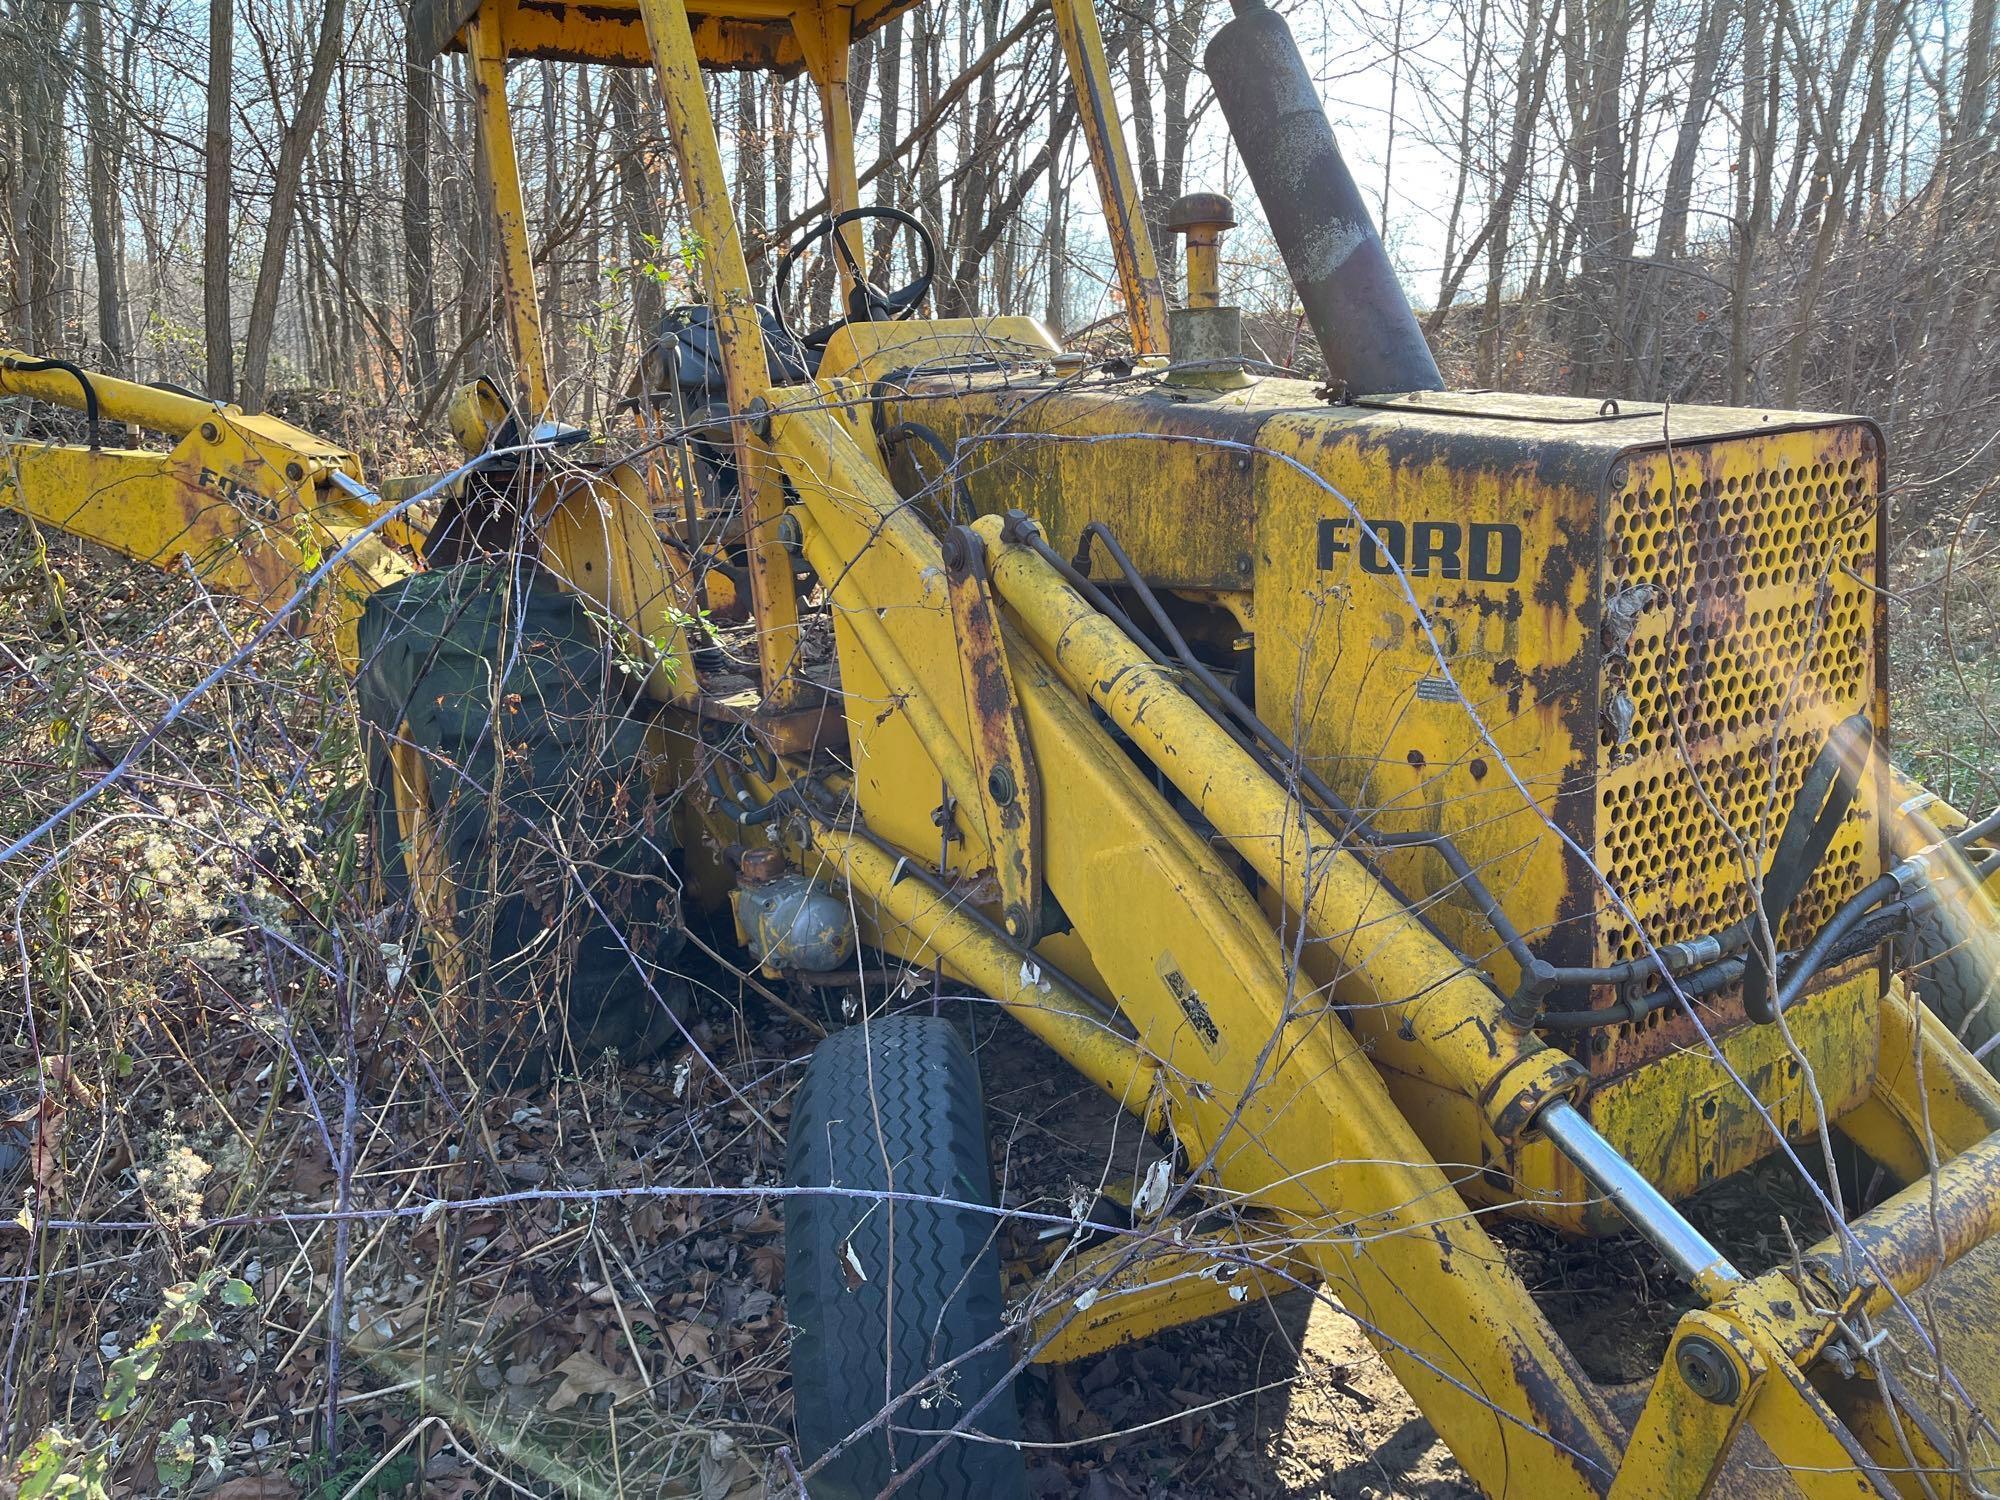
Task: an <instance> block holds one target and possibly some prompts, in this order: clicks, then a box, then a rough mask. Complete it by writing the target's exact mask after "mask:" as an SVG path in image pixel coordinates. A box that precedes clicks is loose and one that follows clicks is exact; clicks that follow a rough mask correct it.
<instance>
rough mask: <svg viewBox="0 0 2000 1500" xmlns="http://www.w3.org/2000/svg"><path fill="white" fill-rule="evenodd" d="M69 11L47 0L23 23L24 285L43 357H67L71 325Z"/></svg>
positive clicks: (28, 322)
mask: <svg viewBox="0 0 2000 1500" xmlns="http://www.w3.org/2000/svg"><path fill="white" fill-rule="evenodd" d="M69 9H70V7H69V0H40V3H37V4H31V5H29V6H28V7H27V8H26V12H25V15H26V19H25V20H24V22H23V23H22V30H23V31H24V32H25V33H26V35H27V37H28V45H27V46H26V48H25V49H24V50H23V53H22V63H23V73H24V79H23V82H24V87H23V88H22V90H21V95H20V97H21V101H22V113H21V144H22V148H23V150H22V156H23V161H22V176H23V178H24V186H25V191H24V193H23V195H22V196H23V199H24V208H25V212H24V214H23V216H22V217H23V224H22V234H21V258H22V259H23V260H24V261H25V262H26V263H27V274H26V275H25V276H23V277H22V278H21V279H22V282H23V284H24V286H25V288H26V292H27V299H26V300H27V309H26V313H25V316H24V317H23V319H22V322H23V324H24V325H25V326H26V327H27V329H28V332H29V338H30V342H31V343H32V344H33V345H34V348H35V350H36V351H37V352H38V353H42V354H57V353H59V352H61V351H62V347H63V344H64V338H63V331H64V328H65V326H66V325H67V323H68V321H69V318H68V306H67V303H68V298H67V296H66V294H65V293H66V282H67V280H68V271H69V252H68V242H69V235H68V231H67V227H66V225H67V220H66V216H65V214H64V212H63V201H64V200H63V186H64V184H63V176H64V169H65V168H66V167H67V166H68V154H69V153H68V147H69V132H68V129H67V128H66V125H65V115H66V114H67V110H68V101H69V72H70V69H69V64H68V60H67V58H66V57H65V48H64V45H63V32H64V30H65V28H66V25H67V22H68V19H69Z"/></svg>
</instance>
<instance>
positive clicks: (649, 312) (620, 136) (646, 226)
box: [611, 68, 664, 344]
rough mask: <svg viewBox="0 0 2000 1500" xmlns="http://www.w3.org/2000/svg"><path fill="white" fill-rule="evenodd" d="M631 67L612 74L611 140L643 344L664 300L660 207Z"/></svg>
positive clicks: (634, 308) (620, 215)
mask: <svg viewBox="0 0 2000 1500" xmlns="http://www.w3.org/2000/svg"><path fill="white" fill-rule="evenodd" d="M644 76H645V75H643V74H641V73H636V72H634V71H633V70H632V69H630V68H616V69H613V70H612V74H611V140H612V146H613V149H615V150H616V151H617V153H618V219H619V222H620V224H621V225H622V226H623V231H624V237H625V260H626V264H627V266H628V276H629V279H630V281H631V286H632V321H633V323H634V324H635V325H637V330H638V334H639V340H640V342H641V343H642V344H643V343H644V342H646V341H647V340H649V339H651V338H652V337H653V333H654V330H655V329H657V328H658V327H659V326H660V315H661V313H662V312H663V311H664V308H663V305H662V304H663V301H664V299H663V298H662V296H661V293H660V275H661V271H660V266H659V256H658V255H657V254H656V253H655V247H656V245H657V242H658V235H659V220H658V217H657V216H658V207H657V205H656V204H655V203H654V201H653V186H652V184H651V183H650V182H649V181H647V179H646V164H645V161H644V160H643V159H642V157H641V156H640V130H639V99H640V92H639V80H640V79H641V78H643V77H644Z"/></svg>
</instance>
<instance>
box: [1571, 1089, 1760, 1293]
mask: <svg viewBox="0 0 2000 1500" xmlns="http://www.w3.org/2000/svg"><path fill="white" fill-rule="evenodd" d="M1535 1123H1536V1124H1537V1125H1538V1126H1540V1127H1541V1129H1542V1130H1543V1131H1545V1132H1546V1133H1547V1134H1548V1138H1549V1139H1550V1140H1551V1141H1553V1142H1554V1143H1555V1146H1556V1149H1557V1150H1558V1151H1560V1152H1562V1154H1563V1155H1564V1156H1566V1157H1568V1158H1569V1159H1570V1161H1571V1162H1572V1163H1574V1165H1575V1166H1576V1169H1577V1170H1578V1171H1579V1172H1581V1173H1583V1175H1584V1179H1585V1180H1586V1181H1588V1182H1589V1183H1590V1185H1591V1186H1592V1187H1594V1188H1596V1189H1597V1190H1598V1191H1599V1192H1600V1193H1602V1194H1604V1196H1605V1197H1606V1198H1608V1199H1610V1200H1611V1202H1612V1203H1613V1204H1615V1205H1616V1206H1617V1208H1618V1211H1619V1212H1620V1213H1622V1214H1623V1215H1624V1216H1625V1217H1626V1219H1627V1220H1629V1221H1630V1223H1631V1225H1632V1227H1633V1228H1634V1229H1636V1230H1638V1231H1639V1233H1641V1234H1643V1235H1644V1236H1645V1237H1646V1238H1647V1239H1648V1240H1650V1241H1651V1242H1652V1244H1653V1248H1654V1249H1656V1250H1658V1251H1659V1252H1660V1254H1662V1255H1663V1256H1665V1257H1666V1258H1667V1262H1668V1263H1669V1264H1670V1265H1672V1266H1673V1268H1674V1269H1675V1270H1676V1271H1678V1272H1680V1274H1681V1275H1682V1276H1684V1277H1685V1278H1687V1280H1688V1281H1689V1282H1691V1283H1692V1284H1693V1285H1694V1286H1695V1288H1696V1289H1697V1290H1699V1291H1701V1292H1702V1294H1703V1295H1704V1297H1706V1298H1707V1299H1708V1300H1710V1301H1713V1300H1714V1293H1715V1292H1716V1291H1718V1290H1719V1289H1720V1288H1721V1287H1723V1286H1726V1285H1729V1284H1731V1283H1734V1282H1739V1281H1741V1280H1742V1279H1743V1274H1742V1272H1740V1271H1738V1270H1737V1269H1736V1267H1734V1266H1732V1265H1731V1264H1730V1263H1729V1259H1728V1257H1727V1256H1725V1255H1724V1254H1723V1253H1722V1252H1721V1251H1720V1250H1718V1249H1716V1248H1715V1246H1713V1245H1711V1244H1710V1243H1709V1242H1708V1238H1707V1236H1705V1235H1704V1234H1702V1232H1701V1231H1700V1230H1699V1229H1696V1228H1695V1227H1694V1225H1692V1224H1690V1223H1688V1221H1687V1220H1686V1218H1684V1217H1683V1216H1682V1214H1681V1211H1680V1210H1679V1209H1677V1208H1675V1207H1674V1206H1673V1204H1671V1203H1669V1202H1668V1201H1667V1200H1666V1198H1665V1196H1664V1195H1662V1194H1661V1192H1660V1190H1659V1189H1658V1188H1656V1187H1654V1186H1653V1185H1652V1183H1650V1182H1648V1181H1646V1179H1645V1178H1644V1177H1643V1176H1641V1175H1640V1173H1639V1171H1638V1169H1637V1168H1636V1167H1634V1166H1633V1165H1632V1163H1630V1162H1629V1161H1627V1160H1625V1158H1624V1157H1623V1156H1620V1155H1619V1154H1618V1153H1617V1152H1616V1151H1614V1150H1613V1149H1612V1147H1611V1143H1610V1142H1609V1141H1607V1140H1605V1138H1604V1137H1603V1136H1601V1135H1599V1134H1598V1133H1597V1127H1596V1126H1594V1125H1592V1124H1591V1123H1590V1121H1588V1120H1586V1119H1584V1117H1583V1116H1582V1115H1580V1114H1578V1113H1577V1112H1576V1109H1575V1107H1574V1106H1572V1105H1571V1104H1570V1103H1569V1102H1568V1101H1567V1100H1564V1099H1558V1100H1556V1101H1555V1102H1554V1103H1553V1104H1550V1105H1547V1106H1546V1107H1545V1108H1543V1110H1542V1112H1541V1113H1540V1114H1539V1115H1537V1116H1536V1117H1535Z"/></svg>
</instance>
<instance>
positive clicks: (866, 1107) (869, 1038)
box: [785, 1016, 1027, 1500]
mask: <svg viewBox="0 0 2000 1500" xmlns="http://www.w3.org/2000/svg"><path fill="white" fill-rule="evenodd" d="M787 1154H788V1158H789V1160H788V1163H787V1172H786V1179H787V1181H788V1182H789V1183H790V1184H791V1185H792V1186H793V1187H795V1188H816V1187H817V1188H824V1187H839V1188H850V1189H852V1188H860V1189H864V1190H873V1191H885V1190H892V1191H895V1192H899V1193H918V1194H924V1195H928V1196H933V1197H939V1198H949V1199H952V1200H954V1202H956V1203H964V1204H971V1205H983V1206H991V1205H992V1203H993V1174H992V1164H991V1162H990V1160H989V1158H988V1155H987V1145H986V1120H985V1103H984V1100H983V1099H982V1098H981V1097H980V1088H979V1072H978V1068H977V1066H976V1065H975V1064H974V1062H973V1060H972V1055H971V1053H970V1052H968V1051H967V1050H966V1046H965V1043H964V1042H963V1041H962V1040H961V1039H960V1037H959V1034H958V1031H957V1030H956V1028H954V1027H953V1026H952V1025H951V1023H950V1022H948V1021H944V1020H939V1019H936V1018H933V1017H928V1016H889V1017H884V1018H882V1019H880V1020H876V1021H871V1022H867V1023H865V1024H863V1025H859V1026H852V1027H849V1028H848V1029H846V1030H844V1031H840V1032H836V1033H835V1034H834V1035H832V1036H830V1037H828V1038H827V1039H826V1040H825V1041H824V1042H822V1043H820V1045H819V1046H818V1048H816V1049H815V1050H814V1052H813V1055H812V1061H811V1062H810V1064H809V1065H808V1066H807V1069H806V1077H805V1082H804V1083H803V1084H802V1085H801V1086H800V1088H799V1093H798V1098H797V1100H796V1101H795V1103H794V1105H793V1108H792V1124H791V1133H790V1139H789V1142H788V1153H787ZM999 1223H1000V1221H999V1220H998V1219H997V1218H996V1217H995V1216H994V1215H992V1214H990V1213H982V1212H979V1211H978V1209H977V1208H973V1207H968V1208H959V1207H952V1206H945V1205H941V1204H933V1203H910V1202H897V1201H890V1200H887V1199H871V1198H863V1197H849V1196H838V1197H835V1196H814V1195H811V1194H799V1195H794V1196H792V1197H788V1198H787V1199H786V1200H785V1288H786V1301H787V1319H788V1321H789V1322H790V1324H791V1327H792V1403H793V1409H794V1413H795V1418H796V1421H797V1425H798V1435H799V1447H800V1449H801V1451H802V1452H803V1453H804V1455H805V1457H806V1459H807V1461H808V1462H812V1461H815V1460H817V1459H818V1458H819V1457H820V1456H821V1455H823V1454H825V1453H828V1452H829V1451H831V1450H833V1449H835V1448H836V1447H839V1446H840V1445H841V1443H842V1442H843V1441H845V1440H846V1439H848V1438H849V1436H850V1435H851V1434H855V1433H857V1432H859V1433H861V1435H860V1436H858V1437H854V1439H853V1441H852V1442H851V1443H848V1444H847V1446H846V1447H844V1448H841V1449H840V1451H839V1452H838V1453H837V1454H835V1456H834V1457H833V1458H832V1459H831V1460H830V1461H829V1462H828V1463H827V1465H826V1467H825V1468H823V1469H821V1470H820V1471H819V1473H817V1474H815V1475H814V1476H813V1479H812V1482H811V1489H812V1493H813V1495H814V1496H816V1497H821V1500H830V1497H838V1500H850V1497H852V1500H863V1497H869V1496H874V1495H877V1494H879V1493H880V1492H881V1491H882V1490H883V1489H884V1488H885V1487H886V1486H887V1485H889V1484H890V1483H891V1482H892V1481H893V1480H894V1479H895V1478H896V1477H897V1475H899V1474H901V1473H902V1472H904V1471H906V1470H908V1469H909V1468H910V1467H911V1466H912V1465H913V1464H915V1463H916V1462H917V1461H918V1460H919V1459H921V1458H924V1457H925V1456H926V1455H929V1461H928V1462H927V1463H926V1464H925V1465H924V1467H923V1468H922V1469H921V1470H920V1471H919V1472H918V1473H917V1474H916V1475H915V1476H914V1477H913V1478H911V1479H910V1480H909V1482H907V1483H906V1484H904V1485H903V1487H902V1488H901V1489H899V1490H897V1491H896V1494H897V1495H899V1496H908V1497H910V1500H971V1497H974V1496H979V1497H986V1496H992V1497H995V1500H1017V1497H1025V1496H1026V1494H1027V1470H1026V1466H1025V1464H1024V1462H1023V1460H1022V1457H1021V1451H1020V1449H1018V1448H1016V1447H1013V1446H1011V1443H1012V1442H1013V1441H1016V1440H1018V1439H1019V1437H1020V1435H1021V1420H1020V1413H1019V1411H1018V1409H1017V1408H1016V1407H1015V1404H1014V1394H1013V1392H1012V1390H1011V1389H1007V1388H1005V1387H1004V1386H1003V1385H1002V1383H1003V1382H1004V1381H1005V1380H1006V1378H1007V1372H1008V1371H1009V1370H1010V1369H1011V1368H1012V1366H1013V1354H1012V1352H1011V1350H1010V1348H1009V1345H1008V1342H1007V1340H1006V1339H1005V1338H1003V1337H1001V1333H1002V1328H1003V1324H1002V1321H1001V1309H1002V1300H1001V1285H1000V1256H999V1251H998V1248H997V1238H998V1230H999ZM974 1351H977V1352H974ZM996 1387H1001V1388H1000V1389H999V1390H998V1391H997V1393H996V1392H995V1388H996ZM989 1393H994V1394H993V1399H992V1400H991V1401H990V1402H987V1404H986V1406H985V1408H984V1410H982V1411H980V1412H979V1414H978V1415H977V1416H976V1417H972V1418H970V1420H969V1421H968V1413H970V1412H971V1411H972V1409H973V1408H974V1407H975V1406H977V1405H978V1404H979V1402H980V1401H981V1400H983V1399H984V1398H985V1397H986V1396H987V1395H988V1394H989ZM891 1401H894V1402H895V1403H896V1404H895V1407H894V1409H893V1410H892V1411H891V1412H890V1414H889V1416H888V1418H887V1420H886V1421H885V1422H881V1423H877V1422H876V1421H875V1419H876V1416H877V1414H878V1413H879V1412H880V1411H881V1410H882V1408H883V1407H884V1406H885V1405H887V1404H889V1403H890V1402H891ZM871 1424H874V1425H872V1426H871ZM864 1428H865V1429H867V1430H866V1431H865V1432H864V1431H862V1429H864ZM954 1428H957V1429H961V1430H974V1431H977V1432H980V1433H983V1434H985V1435H986V1436H987V1437H989V1438H997V1439H1000V1440H1001V1441H999V1442H988V1441H982V1440H980V1439H978V1438H966V1437H955V1436H944V1437H939V1436H938V1435H937V1434H938V1433H939V1432H946V1431H949V1430H950V1429H954ZM910 1429H922V1430H920V1431H911V1430H910ZM934 1448H935V1449H936V1450H937V1451H936V1452H932V1450H933V1449H934Z"/></svg>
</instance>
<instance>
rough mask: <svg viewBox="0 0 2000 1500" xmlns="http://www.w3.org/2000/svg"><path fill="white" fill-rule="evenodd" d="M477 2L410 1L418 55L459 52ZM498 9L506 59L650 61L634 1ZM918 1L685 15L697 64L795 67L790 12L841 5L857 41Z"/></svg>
mask: <svg viewBox="0 0 2000 1500" xmlns="http://www.w3.org/2000/svg"><path fill="white" fill-rule="evenodd" d="M481 3H482V0H415V3H414V4H412V6H411V7H410V31H411V34H412V36H413V39H414V40H415V42H416V44H417V46H418V48H419V49H421V55H423V56H425V57H432V56H435V55H436V54H438V53H440V52H447V51H457V50H459V49H460V48H462V47H463V45H464V40H463V36H462V33H463V31H464V29H465V25H466V23H467V22H469V21H470V20H471V19H472V18H473V17H474V16H475V15H477V14H478V13H479V11H480V8H481ZM484 3H485V8H486V13H487V14H488V15H489V16H492V15H495V14H497V15H498V17H499V21H500V35H501V38H502V41H503V42H504V44H505V46H506V50H507V55H508V56H509V57H548V58H554V59H557V60H558V61H562V62H589V63H608V64H612V65H622V66H627V67H647V66H650V65H651V63H652V53H651V52H650V51H649V50H648V49H647V46H646V28H645V25H644V24H643V23H642V22H641V20H640V19H639V5H638V0H585V3H576V0H484ZM916 3H917V0H855V3H853V4H834V3H831V0H687V8H688V20H689V21H690V22H691V23H692V25H693V29H694V47H695V52H696V54H697V55H698V56H699V57H700V58H701V65H702V66H703V67H705V68H714V69H736V70H745V69H755V70H769V71H773V72H777V73H782V74H787V75H789V74H792V73H796V72H798V71H799V70H800V69H801V68H802V67H804V65H805V58H804V56H803V55H802V54H801V52H800V50H799V42H798V38H797V36H796V35H795V34H794V32H793V30H792V17H793V16H794V15H795V14H796V15H800V16H803V17H804V18H805V19H806V20H807V21H808V22H817V21H818V19H819V18H820V16H822V15H823V14H827V13H832V12H839V11H845V12H847V14H848V16H849V17H850V18H851V25H852V28H853V30H852V35H853V37H854V38H855V39H856V40H859V39H860V38H861V37H864V36H866V35H867V34H868V33H869V32H871V31H873V30H875V28H876V27H878V26H881V25H883V24H885V23H886V22H888V21H889V20H891V19H893V18H894V17H896V16H898V15H901V14H902V13H903V12H904V11H906V10H908V9H910V8H911V7H912V6H913V5H915V4H916Z"/></svg>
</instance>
